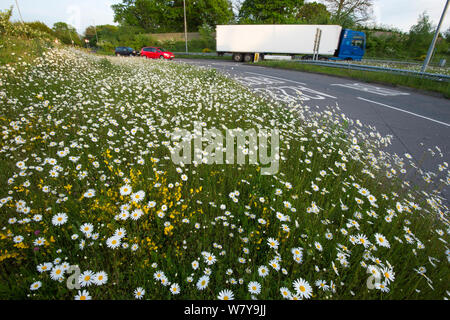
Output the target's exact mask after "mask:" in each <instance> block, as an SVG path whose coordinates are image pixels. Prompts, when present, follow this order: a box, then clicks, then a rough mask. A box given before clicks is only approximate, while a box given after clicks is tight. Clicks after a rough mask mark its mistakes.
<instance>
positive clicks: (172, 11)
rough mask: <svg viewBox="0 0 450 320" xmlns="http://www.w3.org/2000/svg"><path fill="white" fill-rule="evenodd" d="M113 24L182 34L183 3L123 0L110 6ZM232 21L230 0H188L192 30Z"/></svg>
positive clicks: (178, 1) (189, 22) (172, 0)
mask: <svg viewBox="0 0 450 320" xmlns="http://www.w3.org/2000/svg"><path fill="white" fill-rule="evenodd" d="M111 7H112V9H113V10H114V21H116V22H119V23H120V24H121V25H130V26H139V27H141V28H143V29H144V30H145V31H146V32H180V31H183V30H184V10H183V0H171V1H168V0H123V1H122V3H120V4H115V5H112V6H111ZM232 19H233V11H232V6H231V2H230V0H186V20H187V25H188V28H189V30H192V31H197V30H198V28H199V27H200V26H201V25H203V24H205V23H206V24H208V25H211V26H213V25H216V24H225V23H228V22H230V21H231V20H232Z"/></svg>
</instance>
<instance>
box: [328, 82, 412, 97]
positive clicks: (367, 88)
mask: <svg viewBox="0 0 450 320" xmlns="http://www.w3.org/2000/svg"><path fill="white" fill-rule="evenodd" d="M332 86H340V87H344V88H349V89H354V90H359V91H364V92H370V93H374V94H378V95H380V96H409V93H406V92H401V91H397V90H392V89H387V88H380V87H376V86H372V85H369V84H364V83H358V82H356V83H346V84H343V83H338V84H332Z"/></svg>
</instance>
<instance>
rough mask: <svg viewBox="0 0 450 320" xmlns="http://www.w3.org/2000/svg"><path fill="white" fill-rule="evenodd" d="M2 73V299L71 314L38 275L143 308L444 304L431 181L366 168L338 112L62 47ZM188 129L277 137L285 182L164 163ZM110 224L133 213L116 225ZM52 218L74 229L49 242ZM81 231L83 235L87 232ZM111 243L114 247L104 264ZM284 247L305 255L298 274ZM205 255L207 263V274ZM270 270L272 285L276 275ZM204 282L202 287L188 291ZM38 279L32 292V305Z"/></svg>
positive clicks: (252, 168) (158, 64) (388, 168)
mask: <svg viewBox="0 0 450 320" xmlns="http://www.w3.org/2000/svg"><path fill="white" fill-rule="evenodd" d="M0 71H1V72H0V93H1V94H0V126H1V127H2V131H1V133H0V134H1V139H0V190H1V191H0V208H1V211H2V214H1V215H0V226H1V228H2V230H1V231H0V298H2V299H73V298H75V297H76V296H77V294H78V291H77V290H71V289H69V288H67V287H66V280H67V277H68V274H67V273H66V274H64V275H63V276H62V281H58V280H54V279H52V278H51V276H50V273H49V272H42V273H41V272H38V270H37V267H38V266H40V265H42V264H43V263H48V262H51V263H52V264H54V265H60V264H61V263H62V262H66V263H68V264H69V265H78V266H79V267H80V269H81V272H85V271H92V272H93V273H94V274H95V273H97V272H100V271H104V272H106V274H107V275H108V281H107V282H106V283H104V284H102V285H95V284H91V285H90V286H88V287H84V288H82V289H86V290H87V291H88V292H89V295H90V296H92V298H94V299H133V298H134V290H135V289H136V288H138V287H142V288H144V289H145V290H146V293H145V296H144V298H145V299H216V298H217V297H218V294H219V292H220V291H221V290H223V289H230V290H232V292H233V293H234V296H235V298H236V299H251V298H252V294H251V293H250V292H249V289H248V284H249V283H250V282H251V281H258V282H259V283H260V285H261V293H259V294H255V295H256V297H257V298H259V299H282V296H281V294H280V289H281V288H282V287H286V288H288V289H289V290H290V291H291V292H292V293H293V294H295V293H296V290H295V288H294V287H293V282H294V281H295V280H297V279H300V278H301V279H304V280H306V281H307V282H308V283H309V285H311V287H312V293H313V296H311V298H314V299H442V298H443V297H448V293H447V292H448V290H449V286H448V281H447V280H446V279H448V277H449V268H448V256H449V254H448V252H446V245H445V244H444V242H443V241H446V242H447V243H448V242H449V241H450V238H449V229H448V222H446V221H445V218H446V217H447V210H448V209H447V208H445V207H444V206H443V205H442V204H440V203H439V198H438V196H439V194H438V193H434V192H431V191H430V190H431V189H434V188H437V185H436V183H437V181H432V180H430V181H429V188H426V189H425V188H424V187H422V188H420V189H417V190H416V189H415V188H414V187H413V186H411V187H410V186H408V185H407V184H406V183H405V182H404V179H405V173H404V172H403V170H406V169H408V170H409V169H411V167H410V165H409V160H405V159H398V158H396V157H394V156H391V155H389V154H385V153H380V152H378V149H379V148H381V147H383V146H384V145H385V141H384V140H383V137H382V136H377V132H376V131H375V129H373V128H370V127H369V126H359V125H357V124H356V123H354V122H353V121H352V120H351V119H346V120H342V115H341V112H340V111H338V110H336V109H334V108H332V107H330V108H329V109H328V110H327V112H322V113H315V112H308V111H306V110H305V109H303V108H302V107H301V106H297V108H286V106H285V105H283V104H280V103H277V102H275V101H270V100H268V99H266V98H264V97H262V96H259V95H256V94H254V93H253V92H252V91H250V89H248V88H245V87H243V86H241V85H240V84H238V83H236V82H235V81H233V80H231V79H229V78H227V77H225V76H223V75H221V74H220V73H219V72H216V71H215V70H204V69H201V68H196V67H194V66H189V65H185V64H176V63H172V62H170V61H159V60H155V61H153V60H145V59H122V58H116V57H100V56H97V55H93V54H88V53H86V52H82V51H74V50H73V49H70V50H69V49H64V48H55V49H52V50H49V51H48V54H46V55H45V56H44V57H43V59H41V61H39V63H38V64H32V65H27V66H26V67H25V68H24V69H21V70H18V69H15V68H14V66H13V67H6V66H3V65H2V66H1V69H0ZM25 82H26V83H27V85H26V86H24V83H25ZM291 107H292V106H291ZM195 122H199V123H203V125H204V129H211V128H217V129H219V130H222V128H223V127H222V126H226V127H227V128H232V129H234V128H242V129H244V130H248V129H257V130H259V129H258V128H263V129H267V130H274V129H278V130H280V134H281V137H280V156H281V159H280V170H279V172H278V173H277V174H276V175H273V176H264V175H261V165H250V164H249V163H248V160H247V161H246V164H244V165H237V164H201V163H196V164H194V163H191V164H186V165H178V164H174V162H173V161H172V160H171V153H170V150H169V148H168V146H170V147H174V146H175V143H174V142H173V141H171V138H170V134H171V133H172V132H174V130H175V128H176V127H178V128H184V129H186V130H188V131H190V132H193V130H194V123H195ZM205 146H206V145H203V147H205ZM269 149H270V146H269ZM250 151H252V150H251V149H250ZM66 152H67V153H66ZM72 157H73V158H72ZM437 161H439V159H437ZM441 166H443V167H442V168H443V171H444V172H447V174H448V167H447V168H446V167H445V165H444V164H441ZM264 167H265V166H264ZM424 179H429V178H428V177H424ZM444 183H446V185H448V184H449V180H448V179H447V180H446V181H445V182H444ZM125 185H128V186H129V188H131V189H132V191H133V192H137V191H143V192H145V195H144V199H143V200H141V201H138V200H136V198H132V194H125V193H123V192H122V193H121V188H122V187H124V186H125ZM90 189H93V190H95V195H94V196H93V197H89V194H87V191H88V190H90ZM236 191H237V192H236ZM421 191H426V192H427V193H425V194H424V193H422V192H421ZM232 194H234V196H232ZM151 201H155V203H156V205H155V206H153V205H152V204H151ZM124 206H128V208H125V207H124ZM316 209H317V211H316ZM122 210H126V211H128V212H129V213H130V214H132V213H133V212H134V210H142V212H143V214H142V216H141V217H140V218H138V219H137V220H133V219H131V217H128V218H126V219H121V217H122V216H119V214H122V213H124V212H123V211H122ZM59 213H65V214H66V215H67V218H68V220H67V222H66V223H64V224H62V225H60V226H57V225H55V224H54V222H53V219H54V218H55V216H56V215H57V214H59ZM440 215H441V219H438V218H437V217H439V216H440ZM261 219H262V220H261ZM350 220H353V221H354V222H357V223H358V225H359V226H358V227H356V226H355V224H354V223H352V222H351V221H350ZM85 223H90V224H92V226H93V230H92V231H91V232H88V233H84V232H83V231H82V230H81V226H82V225H83V224H85ZM120 228H124V229H125V230H126V236H124V237H122V238H121V240H120V241H121V243H122V244H123V243H125V244H126V245H125V246H123V247H122V246H120V247H118V248H116V249H112V248H108V246H107V241H108V239H110V238H111V236H112V235H114V234H115V232H117V231H118V230H119V229H120ZM378 234H380V235H383V236H384V237H385V238H386V239H387V240H388V242H389V243H390V246H389V247H385V246H382V245H381V244H379V242H378V240H377V238H376V235H378ZM74 235H77V237H74ZM330 235H331V237H330ZM18 236H21V237H23V238H21V239H18V238H17V237H18ZM351 236H354V237H355V238H357V239H363V238H364V237H367V240H365V241H370V243H371V244H370V245H367V246H363V245H362V242H361V240H358V241H356V242H352V240H353V238H352V237H351ZM39 237H43V238H44V239H45V241H44V244H43V245H42V246H39V245H37V244H35V241H36V240H38V239H39ZM269 238H274V239H276V240H277V241H278V242H279V246H278V248H277V249H274V248H271V247H270V246H269V244H268V240H269ZM316 242H318V243H320V244H321V247H322V248H321V250H320V247H317V246H316ZM384 243H386V242H384ZM366 244H367V242H366ZM133 245H138V248H137V250H135V251H132V250H131V247H132V246H133ZM422 247H423V248H422ZM294 248H301V250H302V253H303V254H302V259H301V260H302V261H301V262H300V263H297V262H296V261H294V256H293V254H292V249H294ZM203 252H208V253H210V254H213V255H214V256H215V258H216V259H217V261H216V262H215V263H213V264H208V263H207V260H206V259H205V257H204V256H203V254H202V253H203ZM276 257H279V258H281V261H279V264H280V265H281V269H280V270H278V271H277V270H275V269H273V268H272V267H271V266H270V264H271V263H273V262H274V258H276ZM430 257H432V260H430ZM240 258H243V259H244V261H242V260H241V261H240V260H239V259H240ZM193 261H197V262H198V264H199V268H198V269H194V268H193V267H192V262H193ZM430 261H431V262H430ZM370 265H378V266H379V267H383V268H386V270H387V271H389V272H391V273H392V274H395V280H393V281H392V282H390V283H387V282H386V286H387V287H389V291H388V292H383V291H381V290H380V289H369V288H367V286H366V281H367V279H368V277H369V275H368V273H367V268H368V266H370ZM260 266H266V267H267V269H268V270H269V273H268V275H267V276H266V277H262V276H260V275H259V273H258V268H259V267H260ZM420 267H425V268H426V272H425V275H426V277H424V276H423V274H422V273H420V272H418V271H417V270H418V268H420ZM58 268H59V267H55V268H54V269H53V270H56V269H58ZM158 270H161V271H163V272H164V274H165V276H166V277H167V281H170V282H171V283H177V284H179V285H180V287H181V293H180V294H178V295H172V294H171V292H170V290H169V286H164V285H163V284H162V282H160V281H158V280H155V279H154V274H155V272H156V271H158ZM230 270H231V271H232V272H231V273H230ZM205 272H206V273H209V274H210V282H209V285H208V286H207V288H206V289H204V290H199V289H197V287H196V283H197V281H198V280H199V279H200V277H201V276H202V275H204V274H205ZM233 279H234V280H235V281H236V282H237V284H233V283H232V282H233ZM189 280H192V281H189ZM240 280H241V282H242V283H241V284H240ZM318 280H323V281H325V282H326V285H328V286H330V290H322V289H320V288H319V287H318V286H316V285H315V282H316V281H318ZM381 280H382V281H383V282H384V281H387V280H386V278H385V276H384V275H383V276H381ZM36 281H40V282H41V284H42V287H41V288H39V289H38V290H35V291H32V290H30V286H31V285H32V284H33V283H35V282H36Z"/></svg>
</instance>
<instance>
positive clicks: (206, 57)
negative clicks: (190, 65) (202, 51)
mask: <svg viewBox="0 0 450 320" xmlns="http://www.w3.org/2000/svg"><path fill="white" fill-rule="evenodd" d="M176 58H181V59H212V60H231V56H217V55H215V56H211V55H196V54H176V55H175V59H176Z"/></svg>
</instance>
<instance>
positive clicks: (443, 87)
mask: <svg viewBox="0 0 450 320" xmlns="http://www.w3.org/2000/svg"><path fill="white" fill-rule="evenodd" d="M256 65H260V66H266V67H274V68H280V69H287V70H298V71H303V72H311V73H319V74H327V75H333V76H339V77H345V78H351V79H357V80H361V81H366V82H372V83H380V84H389V85H393V86H404V87H409V88H414V89H419V90H423V91H428V92H437V93H440V94H442V96H444V97H445V98H447V99H450V84H449V83H448V82H443V81H442V82H441V81H436V80H430V79H423V78H418V77H412V76H407V75H397V74H390V73H385V72H373V71H358V70H348V69H340V68H333V67H323V66H315V65H308V64H302V63H296V62H293V61H260V62H258V63H256Z"/></svg>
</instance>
